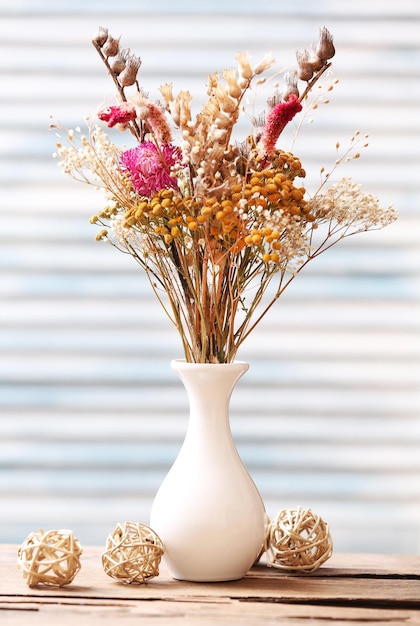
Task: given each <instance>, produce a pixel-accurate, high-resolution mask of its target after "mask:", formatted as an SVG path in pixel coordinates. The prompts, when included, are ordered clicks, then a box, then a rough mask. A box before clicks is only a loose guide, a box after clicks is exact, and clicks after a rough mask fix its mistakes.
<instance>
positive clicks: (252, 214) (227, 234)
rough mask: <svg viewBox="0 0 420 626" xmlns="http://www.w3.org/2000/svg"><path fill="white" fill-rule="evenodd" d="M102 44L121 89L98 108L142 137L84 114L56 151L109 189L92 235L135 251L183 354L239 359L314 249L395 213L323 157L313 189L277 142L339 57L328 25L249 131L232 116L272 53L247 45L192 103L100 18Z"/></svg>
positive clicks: (351, 153)
mask: <svg viewBox="0 0 420 626" xmlns="http://www.w3.org/2000/svg"><path fill="white" fill-rule="evenodd" d="M93 45H94V46H95V48H96V50H97V51H98V53H99V55H100V57H101V59H102V61H103V62H104V64H105V65H106V68H107V71H108V73H109V74H110V76H111V78H112V79H113V81H114V83H115V85H116V87H117V92H118V98H117V103H116V104H115V106H109V107H106V108H105V109H103V110H101V111H99V112H98V117H99V119H100V121H101V122H103V123H106V124H107V126H108V127H109V128H111V127H115V128H117V129H119V130H121V131H128V132H129V133H130V134H131V135H132V136H133V137H134V138H135V146H134V147H133V148H128V149H127V148H125V149H122V148H120V147H119V146H117V145H116V144H115V143H113V141H111V139H110V137H109V135H108V133H107V132H106V130H105V129H104V127H103V126H102V125H100V124H94V125H90V128H89V124H88V132H87V133H86V134H83V133H82V132H81V130H80V129H76V130H75V131H69V132H68V134H67V137H66V140H67V141H66V142H62V141H61V140H60V141H59V142H58V143H57V152H56V154H55V156H56V158H57V159H58V160H59V162H60V165H61V167H62V168H63V171H64V173H66V174H68V175H70V176H72V177H73V178H75V179H77V180H81V181H83V182H86V183H89V184H93V185H94V186H95V187H100V188H102V189H103V190H104V191H105V195H106V200H107V205H106V206H105V207H104V208H103V209H102V210H101V211H100V212H99V213H98V214H97V215H94V216H93V217H92V218H91V222H92V223H93V224H96V225H98V226H99V227H100V230H99V232H98V234H97V236H96V238H97V239H98V240H106V241H108V242H110V243H111V244H112V245H113V246H115V247H116V248H118V249H119V250H122V251H123V252H126V253H127V252H128V253H129V254H130V255H131V256H132V257H133V258H134V259H135V260H136V261H137V263H139V265H140V266H141V267H142V268H143V269H144V270H145V272H146V275H147V277H148V278H149V280H150V284H151V286H152V288H153V290H154V291H155V294H156V296H157V297H158V300H159V302H160V303H161V304H162V306H163V307H164V309H165V311H166V313H167V314H168V316H169V317H170V319H171V320H172V322H173V323H174V324H175V326H176V328H177V329H178V331H179V334H180V337H181V340H182V343H183V348H184V353H185V357H186V359H187V360H188V361H196V362H210V363H213V362H219V363H225V362H230V361H232V360H233V359H234V358H235V357H236V354H237V351H238V349H239V347H240V346H241V345H242V343H243V341H244V340H245V339H246V337H247V336H248V335H249V333H250V332H251V331H252V330H253V328H254V327H255V326H256V324H257V323H258V322H259V321H260V320H261V319H262V318H263V317H264V315H265V314H266V312H267V311H268V310H269V309H270V308H271V306H272V304H273V303H274V302H275V301H276V300H277V299H278V298H279V297H280V296H281V294H282V293H283V292H284V290H285V289H286V288H287V286H288V285H289V284H290V283H291V281H292V280H293V279H294V278H295V277H296V276H297V275H298V273H299V272H300V271H301V270H302V269H303V268H304V267H305V266H306V265H307V263H308V262H309V261H310V260H312V259H314V258H316V257H317V256H318V255H319V254H321V253H322V252H324V251H326V250H328V249H329V248H331V246H332V245H334V244H335V243H337V242H338V241H340V240H341V239H343V238H344V237H346V236H349V235H351V234H355V233H358V232H363V231H365V230H369V229H372V228H382V227H383V226H385V225H387V224H389V223H390V222H392V221H393V220H394V219H395V218H396V213H395V211H393V209H388V210H384V209H381V208H380V206H379V203H378V201H377V200H376V199H374V198H372V197H371V196H369V195H365V194H363V192H362V191H361V189H360V186H359V185H356V184H355V183H353V182H352V181H351V180H349V179H343V180H342V181H341V182H340V183H338V184H336V185H332V186H331V187H330V188H327V187H328V185H327V183H329V179H330V176H331V172H330V173H328V174H326V173H325V172H323V171H322V176H323V181H322V184H321V186H320V189H318V191H316V192H315V193H314V194H313V195H312V197H310V195H309V194H308V193H307V190H306V188H305V187H304V186H303V185H302V180H303V179H304V178H305V176H306V172H305V169H304V168H303V167H302V163H301V161H300V159H299V158H298V157H297V156H296V155H294V154H292V153H291V152H288V151H286V150H283V149H280V148H279V147H278V146H277V142H278V140H279V137H280V136H281V133H282V131H283V129H284V128H285V127H286V126H287V124H289V123H290V122H291V121H292V120H293V118H294V117H295V116H296V115H298V114H299V113H300V112H301V111H302V110H303V106H304V105H305V104H306V103H307V98H306V97H307V95H308V94H309V92H310V91H311V90H312V88H313V86H314V85H315V83H316V82H317V81H318V80H319V79H320V77H321V76H322V75H324V73H325V72H326V71H327V70H328V69H329V68H330V66H331V58H332V57H333V56H334V54H335V48H334V45H333V41H332V37H331V35H330V33H329V31H328V30H327V29H325V28H323V29H321V30H320V38H319V42H318V44H317V46H316V47H314V48H313V49H312V50H311V51H309V52H308V51H304V52H301V53H297V64H298V69H297V70H296V71H295V72H287V73H286V74H285V76H284V83H285V85H284V89H283V90H282V91H281V90H280V91H278V92H275V93H274V95H273V96H272V97H270V98H269V100H268V101H267V105H266V111H265V112H264V113H263V114H262V115H260V116H257V117H255V116H251V115H248V119H249V120H251V128H250V131H249V134H248V136H247V137H245V138H244V140H243V141H242V142H239V141H238V140H237V139H234V138H233V131H234V127H235V125H236V123H237V121H238V120H239V118H240V116H241V115H242V114H243V113H244V112H245V104H244V103H245V102H246V98H245V96H246V94H248V92H249V90H250V89H251V88H252V87H254V86H256V84H259V83H260V82H264V80H265V79H264V78H260V76H261V75H262V74H263V73H264V72H266V71H267V70H268V69H269V68H270V67H271V66H272V65H273V63H274V58H273V56H272V55H271V54H267V55H265V56H264V57H263V58H262V59H261V61H260V62H258V63H256V64H252V63H251V60H250V57H249V55H248V53H245V52H241V53H239V54H238V55H237V56H236V62H237V67H236V68H231V69H226V70H224V71H223V72H222V73H221V74H220V75H219V74H218V73H214V74H212V75H211V76H209V77H208V89H207V95H208V100H207V102H206V103H205V104H204V106H203V107H202V109H201V111H200V112H199V113H198V114H197V115H195V116H194V115H193V113H192V95H191V94H190V92H189V91H180V92H179V93H178V94H177V95H174V93H173V87H172V84H171V83H165V84H164V85H162V86H161V87H160V95H161V98H162V99H163V103H162V104H160V103H159V101H157V100H156V101H154V100H152V99H150V98H149V97H148V96H147V95H146V94H145V92H144V91H143V90H142V88H141V87H140V85H139V80H138V76H137V74H138V71H139V69H140V66H141V62H140V59H139V58H138V57H136V56H135V55H133V54H132V53H131V52H130V51H129V50H128V49H125V48H124V49H121V46H120V40H119V39H116V38H114V37H112V36H111V35H109V33H108V31H107V29H104V28H101V29H99V31H98V33H97V34H96V35H95V36H94V38H93ZM299 80H301V81H303V83H304V85H303V90H301V89H300V84H299ZM333 84H335V82H334V81H333V82H331V84H330V85H329V87H328V90H330V89H332V86H333ZM127 88H131V89H133V90H134V93H133V94H130V95H129V94H128V92H127ZM279 94H280V95H279ZM308 107H309V104H308ZM170 121H171V122H172V124H170ZM172 126H173V128H172ZM54 127H55V128H57V125H54ZM66 132H67V131H66ZM174 137H177V141H176V140H175V139H174ZM359 141H360V137H359V136H358V133H356V134H355V135H354V136H353V137H352V139H351V143H350V148H349V149H348V150H347V152H345V154H344V156H342V157H340V158H338V159H336V161H335V166H334V167H333V170H332V171H334V169H335V167H337V166H338V165H339V164H340V163H341V162H346V161H349V160H351V159H353V158H358V156H359V152H358V151H357V147H358V142H359ZM336 148H337V151H338V144H337V146H336ZM315 234H316V237H315ZM315 238H316V245H314V242H315ZM275 276H277V278H278V282H277V288H276V289H275V290H274V295H273V296H272V299H271V301H270V302H268V303H267V302H265V301H264V295H265V294H266V292H267V289H268V286H269V285H270V283H271V281H272V279H273V277H275Z"/></svg>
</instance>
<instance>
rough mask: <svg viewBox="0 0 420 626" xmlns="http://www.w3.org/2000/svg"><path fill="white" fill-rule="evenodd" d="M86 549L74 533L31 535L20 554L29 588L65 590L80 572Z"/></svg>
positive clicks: (41, 531)
mask: <svg viewBox="0 0 420 626" xmlns="http://www.w3.org/2000/svg"><path fill="white" fill-rule="evenodd" d="M81 554H82V548H81V546H80V544H79V541H78V539H76V538H75V536H74V535H73V532H72V531H71V530H48V531H46V532H44V531H43V530H42V529H41V530H40V531H39V532H38V533H31V534H30V535H28V537H27V538H26V539H25V541H24V542H23V544H22V545H21V546H20V548H19V550H18V565H19V566H20V567H21V569H22V571H23V576H24V578H25V581H26V584H27V585H28V586H29V587H35V586H36V585H49V586H55V587H63V586H64V585H69V584H70V583H71V582H73V580H74V577H75V576H76V574H77V573H78V571H79V570H80V555H81Z"/></svg>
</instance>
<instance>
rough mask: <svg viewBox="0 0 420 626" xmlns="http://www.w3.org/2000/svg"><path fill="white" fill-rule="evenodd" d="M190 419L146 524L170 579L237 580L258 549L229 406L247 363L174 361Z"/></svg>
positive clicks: (254, 512) (257, 522) (256, 499)
mask: <svg viewBox="0 0 420 626" xmlns="http://www.w3.org/2000/svg"><path fill="white" fill-rule="evenodd" d="M171 365H172V368H173V369H174V370H175V371H176V372H177V373H178V375H179V376H180V378H181V380H182V381H183V383H184V386H185V388H186V390H187V393H188V398H189V404H190V417H189V423H188V428H187V433H186V437H185V441H184V443H183V445H182V448H181V450H180V452H179V455H178V457H177V459H176V461H175V463H174V465H173V466H172V468H171V469H170V471H169V473H168V475H167V476H166V478H165V480H164V481H163V483H162V485H161V487H160V489H159V491H158V493H157V494H156V497H155V500H154V503H153V506H152V511H151V518H150V526H151V527H152V528H153V530H155V532H157V534H158V535H159V536H160V538H161V539H162V542H163V546H164V557H163V560H164V563H165V565H166V566H167V568H168V569H169V573H170V574H171V576H172V577H173V578H175V579H178V580H189V581H195V582H204V581H207V582H210V581H227V580H236V579H239V578H242V577H243V576H244V575H245V574H246V573H247V571H248V570H249V569H250V568H251V566H252V565H253V563H254V562H255V560H256V558H257V556H258V555H259V553H260V551H261V547H262V544H263V541H264V533H265V509H264V504H263V502H262V499H261V496H260V494H259V492H258V490H257V488H256V486H255V484H254V482H253V481H252V479H251V477H250V475H249V474H248V472H247V470H246V469H245V466H244V465H243V463H242V461H241V458H240V456H239V454H238V452H237V449H236V447H235V443H234V441H233V437H232V434H231V430H230V423H229V403H230V397H231V394H232V391H233V389H234V386H235V384H236V382H237V381H238V380H239V378H240V377H241V376H242V374H244V373H245V372H246V371H247V369H248V367H249V366H248V364H247V363H243V362H234V363H230V364H207V363H206V364H200V363H187V362H185V361H180V360H177V361H172V363H171Z"/></svg>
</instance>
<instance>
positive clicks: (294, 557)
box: [265, 507, 332, 573]
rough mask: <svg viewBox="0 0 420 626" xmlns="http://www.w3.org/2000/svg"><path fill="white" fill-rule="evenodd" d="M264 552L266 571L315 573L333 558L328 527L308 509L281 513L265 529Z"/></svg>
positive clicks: (288, 510) (289, 510) (287, 510)
mask: <svg viewBox="0 0 420 626" xmlns="http://www.w3.org/2000/svg"><path fill="white" fill-rule="evenodd" d="M265 548H266V552H267V565H268V566H269V567H277V568H278V569H286V570H294V571H299V572H308V573H310V572H314V571H315V570H317V569H318V568H319V567H320V565H322V563H325V561H327V560H328V559H329V558H330V556H331V554H332V539H331V535H330V530H329V525H328V524H327V523H326V522H324V520H323V519H321V518H320V517H319V516H318V515H315V514H314V513H312V511H311V510H310V509H306V510H305V509H301V508H300V507H298V508H296V509H283V510H282V511H280V512H279V513H278V515H277V516H276V517H275V518H274V519H273V520H272V521H271V522H270V523H269V525H268V527H267V535H266V541H265Z"/></svg>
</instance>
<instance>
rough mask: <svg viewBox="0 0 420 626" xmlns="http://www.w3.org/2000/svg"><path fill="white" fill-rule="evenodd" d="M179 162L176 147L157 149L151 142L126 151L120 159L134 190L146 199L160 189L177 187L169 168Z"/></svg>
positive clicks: (178, 152)
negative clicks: (128, 174)
mask: <svg viewBox="0 0 420 626" xmlns="http://www.w3.org/2000/svg"><path fill="white" fill-rule="evenodd" d="M180 160H181V153H180V150H179V148H177V147H176V146H172V145H171V144H165V145H162V146H159V148H157V147H156V145H155V144H154V143H152V142H151V141H144V142H143V143H141V144H139V145H138V146H137V147H136V148H132V149H131V150H126V152H123V153H122V155H121V158H120V162H121V165H122V166H123V169H125V170H126V171H128V172H129V173H130V177H131V182H132V183H133V187H134V189H135V190H136V191H137V192H138V193H139V194H141V195H143V196H147V197H148V198H150V196H152V195H154V194H155V193H157V192H158V191H160V190H161V189H176V188H177V187H178V181H177V178H176V177H175V176H173V175H172V170H171V168H172V167H173V166H174V165H176V164H177V163H179V162H180Z"/></svg>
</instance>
